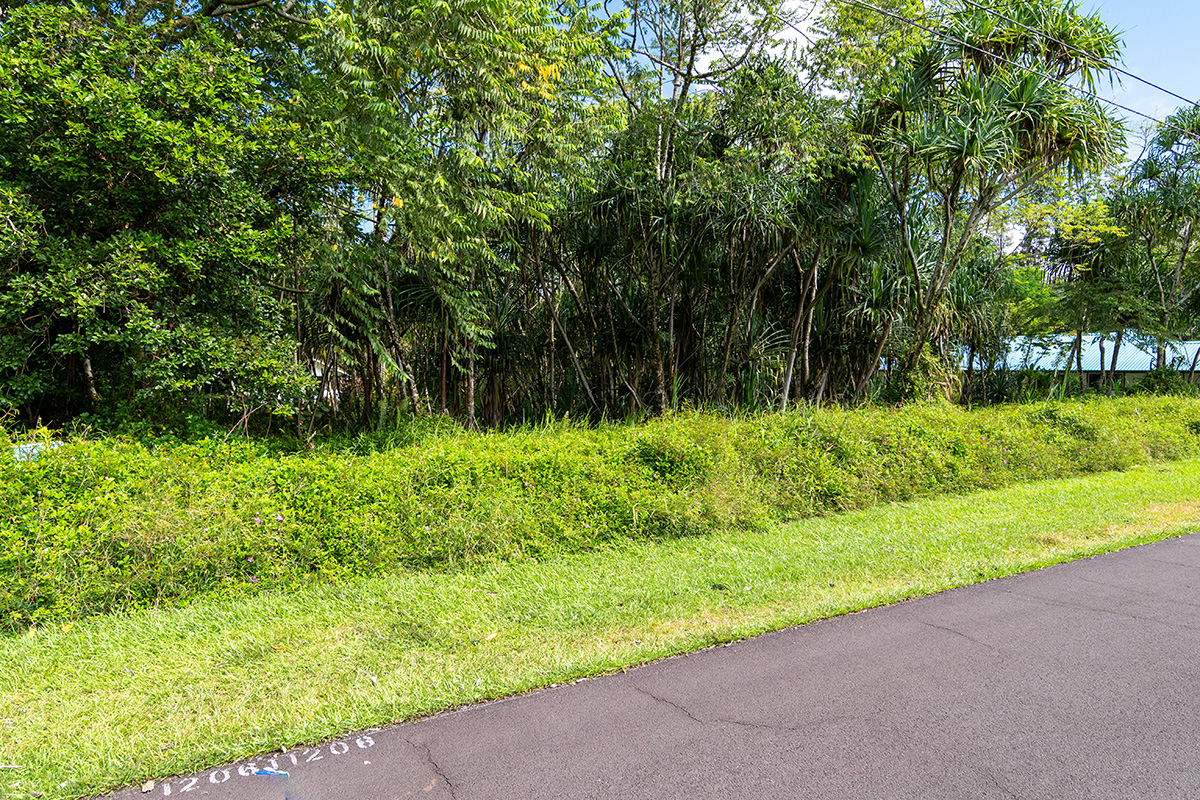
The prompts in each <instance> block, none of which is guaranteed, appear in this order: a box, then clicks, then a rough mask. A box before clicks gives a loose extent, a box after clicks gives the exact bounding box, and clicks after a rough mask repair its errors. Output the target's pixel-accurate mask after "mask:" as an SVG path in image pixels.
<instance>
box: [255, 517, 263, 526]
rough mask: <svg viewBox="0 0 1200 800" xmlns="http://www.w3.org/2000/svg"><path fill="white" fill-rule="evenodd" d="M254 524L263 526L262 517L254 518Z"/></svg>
mask: <svg viewBox="0 0 1200 800" xmlns="http://www.w3.org/2000/svg"><path fill="white" fill-rule="evenodd" d="M254 524H255V525H261V524H262V517H255V518H254Z"/></svg>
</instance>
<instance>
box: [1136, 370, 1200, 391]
mask: <svg viewBox="0 0 1200 800" xmlns="http://www.w3.org/2000/svg"><path fill="white" fill-rule="evenodd" d="M1129 391H1130V392H1132V393H1133V394H1161V395H1184V396H1195V395H1197V394H1200V389H1198V388H1197V387H1196V384H1194V383H1192V382H1191V381H1189V380H1188V377H1187V374H1186V373H1184V372H1181V371H1179V370H1177V369H1173V368H1171V367H1163V368H1162V369H1152V370H1150V371H1149V372H1147V373H1146V374H1145V375H1143V376H1142V378H1141V379H1140V380H1139V381H1138V382H1137V383H1135V384H1134V385H1133V386H1131V387H1130V388H1129Z"/></svg>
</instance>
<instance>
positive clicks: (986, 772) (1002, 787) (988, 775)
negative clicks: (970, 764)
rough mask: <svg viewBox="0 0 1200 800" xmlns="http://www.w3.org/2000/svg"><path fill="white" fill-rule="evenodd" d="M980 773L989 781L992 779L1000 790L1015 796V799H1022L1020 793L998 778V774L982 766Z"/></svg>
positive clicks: (1012, 796) (1009, 795)
mask: <svg viewBox="0 0 1200 800" xmlns="http://www.w3.org/2000/svg"><path fill="white" fill-rule="evenodd" d="M979 774H980V775H983V776H984V777H985V778H987V779H988V780H989V781H991V782H992V785H993V786H995V787H996V788H997V789H999V790H1000V791H1002V792H1004V794H1005V795H1007V796H1008V797H1011V798H1013V800H1020V795H1018V794H1017V793H1016V792H1014V791H1013V790H1012V789H1009V788H1008V787H1007V786H1005V785H1004V784H1002V783H1001V782H1000V781H999V780H997V778H996V776H995V775H993V774H992V773H991V772H990V771H989V770H986V769H983V768H982V767H980V768H979Z"/></svg>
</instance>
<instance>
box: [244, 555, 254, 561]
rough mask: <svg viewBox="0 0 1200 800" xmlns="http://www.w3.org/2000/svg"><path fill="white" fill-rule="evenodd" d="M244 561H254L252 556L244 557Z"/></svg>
mask: <svg viewBox="0 0 1200 800" xmlns="http://www.w3.org/2000/svg"><path fill="white" fill-rule="evenodd" d="M246 560H247V561H253V560H254V556H246Z"/></svg>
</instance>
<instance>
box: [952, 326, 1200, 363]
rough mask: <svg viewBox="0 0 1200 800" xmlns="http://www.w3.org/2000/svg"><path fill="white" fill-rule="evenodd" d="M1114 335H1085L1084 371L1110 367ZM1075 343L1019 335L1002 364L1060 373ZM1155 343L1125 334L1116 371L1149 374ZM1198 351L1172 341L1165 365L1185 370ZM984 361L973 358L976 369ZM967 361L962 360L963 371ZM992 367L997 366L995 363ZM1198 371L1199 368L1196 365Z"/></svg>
mask: <svg viewBox="0 0 1200 800" xmlns="http://www.w3.org/2000/svg"><path fill="white" fill-rule="evenodd" d="M1116 338H1117V337H1116V334H1107V335H1104V334H1095V333H1088V334H1084V337H1083V371H1084V372H1100V371H1101V370H1108V369H1111V368H1112V357H1113V346H1114V345H1115V344H1116ZM1102 341H1103V342H1104V365H1103V366H1101V364H1100V343H1101V342H1102ZM1074 344H1075V337H1074V336H1073V335H1063V336H1018V337H1015V338H1014V339H1013V340H1012V341H1011V342H1010V344H1009V350H1008V356H1007V357H1006V358H1005V360H1004V363H1005V365H1006V366H1007V367H1008V368H1009V369H1043V370H1047V371H1053V370H1061V369H1063V368H1064V367H1065V366H1066V361H1067V356H1069V355H1070V354H1071V349H1072V347H1073V345H1074ZM1155 347H1156V345H1155V342H1154V340H1153V339H1150V340H1147V339H1145V338H1143V337H1140V336H1137V335H1136V334H1133V333H1132V332H1127V333H1126V334H1125V335H1124V336H1123V337H1122V339H1121V349H1120V351H1119V352H1118V353H1117V369H1116V371H1117V372H1149V371H1150V370H1152V369H1154V365H1155V364H1156V363H1157V361H1158V357H1157V355H1156V353H1155ZM1198 350H1200V341H1192V342H1172V343H1170V344H1168V345H1167V366H1170V367H1175V368H1176V369H1182V370H1187V369H1190V368H1191V366H1192V361H1193V359H1195V358H1196V352H1197V351H1198ZM985 365H986V361H985V360H984V359H983V358H982V357H981V356H979V355H976V357H975V368H976V369H983V368H984V366H985ZM966 366H967V359H966V357H965V356H964V358H963V368H964V369H965V368H966ZM995 366H1000V365H999V364H996V365H995ZM1070 368H1071V369H1072V370H1074V369H1076V361H1075V359H1074V358H1072V359H1071V365H1070ZM1198 368H1200V365H1198Z"/></svg>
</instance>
